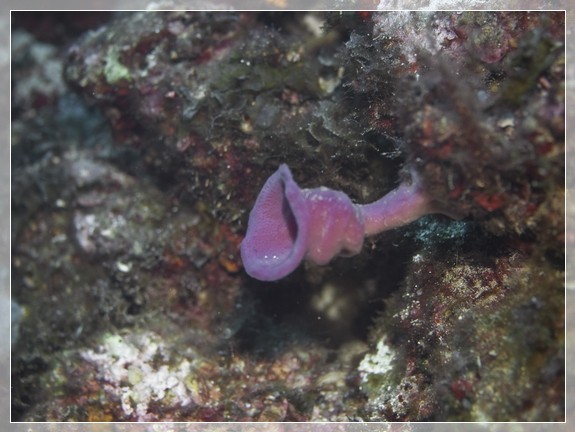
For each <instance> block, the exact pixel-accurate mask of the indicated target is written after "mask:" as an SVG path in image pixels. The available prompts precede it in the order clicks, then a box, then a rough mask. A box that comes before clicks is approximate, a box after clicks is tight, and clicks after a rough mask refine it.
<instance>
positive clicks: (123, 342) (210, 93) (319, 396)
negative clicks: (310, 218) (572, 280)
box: [12, 12, 565, 421]
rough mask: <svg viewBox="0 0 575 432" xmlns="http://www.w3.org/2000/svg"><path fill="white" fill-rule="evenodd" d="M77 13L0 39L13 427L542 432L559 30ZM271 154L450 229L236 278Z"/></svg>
mask: <svg viewBox="0 0 575 432" xmlns="http://www.w3.org/2000/svg"><path fill="white" fill-rule="evenodd" d="M79 18H80V17H79V16H78V15H75V14H68V15H65V16H61V15H59V16H57V17H52V19H53V20H54V22H55V21H57V22H59V23H68V24H61V25H60V27H58V28H59V29H60V30H59V31H58V32H57V34H55V35H53V36H54V37H50V38H46V37H42V32H35V31H34V29H35V28H39V22H44V23H45V21H46V20H47V21H48V24H49V20H50V14H48V15H44V16H42V17H40V16H39V15H37V14H36V15H34V14H31V15H28V13H24V12H23V13H21V16H18V17H17V19H16V20H15V22H14V24H15V25H14V26H13V34H12V38H13V39H12V41H13V44H12V50H13V52H12V62H13V63H12V72H13V75H12V78H13V82H12V89H13V92H12V97H13V99H12V104H13V124H12V145H13V146H12V241H13V243H12V245H13V249H12V265H13V268H12V276H13V279H12V294H13V299H14V300H15V301H16V302H17V306H16V307H19V308H21V309H18V310H20V311H21V314H20V318H19V320H18V322H17V324H18V330H19V331H18V335H17V339H16V340H15V341H14V345H13V356H12V383H13V394H12V402H13V406H12V413H13V420H23V421H135V420H146V421H156V420H158V421H159V420H182V421H245V420H253V421H310V420H314V421H324V420H326V421H348V420H365V421H385V420H407V421H425V420H437V421H440V420H462V421H489V420H498V421H505V420H511V421H515V420H522V421H560V420H563V412H564V403H565V402H564V394H563V390H564V380H565V371H564V363H563V359H564V354H563V353H564V339H563V334H564V283H563V278H564V263H565V261H564V253H565V252H564V247H565V231H564V196H565V190H564V178H565V177H564V175H565V166H564V150H565V149H564V147H565V142H564V124H565V113H564V111H563V108H564V92H565V82H564V71H565V54H564V50H565V47H564V46H563V41H564V33H563V29H564V14H563V13H561V12H533V13H520V12H473V13H472V12H466V13H447V12H438V13H409V12H399V13H384V12H382V13H376V12H373V13H359V12H349V13H343V14H340V13H273V12H263V13H248V12H218V13H207V12H199V13H184V12H162V13H160V12H153V13H152V12H148V13H144V12H140V13H117V14H108V15H103V16H99V17H98V18H97V19H95V18H92V19H79ZM39 20H40V21H39ZM72 23H74V25H72ZM45 25H46V24H45ZM283 162H285V163H288V164H289V165H290V167H291V169H292V171H294V176H296V177H297V178H298V179H299V180H298V181H301V184H302V186H304V187H317V186H320V185H325V186H329V187H331V188H334V189H337V190H343V191H345V192H346V193H348V194H349V195H350V196H351V197H352V198H353V199H354V201H356V202H361V203H366V202H370V201H372V200H375V199H377V198H379V197H380V196H382V195H383V194H384V193H385V192H387V191H389V190H391V189H393V188H394V187H395V186H396V185H397V184H398V183H399V181H400V179H402V178H404V177H405V173H406V172H407V171H409V170H416V171H417V172H418V173H419V175H420V176H422V178H423V179H424V180H425V182H426V184H427V192H428V193H429V194H430V195H432V196H433V198H434V199H435V200H436V201H437V202H439V203H441V204H442V205H443V206H444V207H445V208H446V209H449V211H450V213H452V214H454V215H455V216H457V219H458V220H452V219H450V218H448V217H445V216H435V215H431V216H426V217H425V218H423V219H421V220H419V221H417V222H415V223H413V224H411V225H409V226H408V227H406V228H402V229H398V230H395V231H392V232H387V233H384V234H382V235H380V236H377V237H374V238H373V239H371V240H370V241H369V242H368V243H367V244H366V247H364V251H363V252H362V253H361V254H360V255H358V256H355V257H353V258H339V259H336V260H335V261H333V262H332V263H331V264H330V265H328V266H325V267H319V266H316V265H311V264H307V265H305V266H303V267H302V268H300V269H299V270H298V271H296V272H295V273H294V274H293V275H291V276H290V277H288V278H286V279H283V280H282V281H280V282H275V283H261V282H256V281H254V280H253V279H250V278H249V277H248V276H247V275H246V274H245V273H244V272H243V270H242V264H241V260H240V257H239V244H240V242H241V239H242V236H243V234H244V232H245V224H246V221H247V214H248V212H249V210H250V208H251V206H252V205H253V201H254V199H255V197H256V196H257V193H258V191H259V189H260V187H261V185H262V184H263V182H264V181H265V179H266V178H267V177H268V176H269V175H270V174H271V173H272V172H274V171H275V170H276V169H277V167H278V165H279V164H280V163H283Z"/></svg>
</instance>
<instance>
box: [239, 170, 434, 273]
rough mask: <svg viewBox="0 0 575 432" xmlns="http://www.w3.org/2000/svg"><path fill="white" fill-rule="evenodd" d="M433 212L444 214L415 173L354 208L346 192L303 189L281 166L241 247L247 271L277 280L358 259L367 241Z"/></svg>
mask: <svg viewBox="0 0 575 432" xmlns="http://www.w3.org/2000/svg"><path fill="white" fill-rule="evenodd" d="M429 213H445V212H444V211H442V210H440V209H439V208H438V207H437V206H436V205H435V204H434V203H433V202H432V200H431V199H430V198H429V197H428V195H427V194H426V193H425V192H424V191H423V188H422V186H421V181H420V179H419V177H418V176H417V175H416V174H415V172H412V181H411V183H409V184H407V183H402V184H401V185H400V186H398V187H397V188H396V189H394V190H393V191H391V192H389V193H388V194H386V195H385V196H384V197H383V198H381V199H379V200H377V201H375V202H373V203H371V204H366V205H360V204H354V203H353V202H352V201H351V199H350V198H349V197H348V196H347V195H346V194H345V193H343V192H340V191H335V190H332V189H328V188H326V187H319V188H314V189H301V188H300V187H299V186H298V184H297V183H296V182H295V181H294V179H293V177H292V174H291V171H290V169H289V168H288V166H287V165H285V164H282V165H281V166H280V167H279V168H278V170H277V171H276V172H275V173H274V174H273V175H271V176H270V177H269V178H268V180H267V181H266V183H265V184H264V186H263V188H262V190H261V192H260V194H259V196H258V198H257V199H256V203H255V205H254V207H253V209H252V211H251V212H250V217H249V221H248V229H247V232H246V236H245V238H244V240H243V242H242V244H241V255H242V260H243V263H244V267H245V270H246V272H247V273H248V274H249V275H250V276H252V277H253V278H256V279H259V280H262V281H274V280H278V279H281V278H283V277H284V276H287V275H288V274H290V273H291V272H293V271H294V270H295V269H296V268H297V267H298V266H299V264H300V263H301V261H302V260H303V259H304V258H306V259H309V260H310V261H313V262H315V263H316V264H320V265H324V264H327V263H328V262H329V261H330V260H331V259H332V258H333V257H334V256H336V255H348V256H349V255H355V254H358V253H359V252H360V251H361V248H362V245H363V240H364V237H365V236H369V235H374V234H377V233H380V232H382V231H385V230H388V229H392V228H396V227H399V226H402V225H405V224H407V223H409V222H412V221H414V220H416V219H418V218H420V217H421V216H423V215H426V214H429Z"/></svg>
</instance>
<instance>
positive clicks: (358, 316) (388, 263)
mask: <svg viewBox="0 0 575 432" xmlns="http://www.w3.org/2000/svg"><path fill="white" fill-rule="evenodd" d="M401 236H402V234H401V232H396V233H386V234H384V235H382V237H381V238H380V239H379V240H377V241H375V242H374V243H372V242H371V241H370V240H368V241H366V244H365V247H364V251H363V252H362V253H361V254H360V255H358V256H355V257H350V258H337V259H335V260H333V261H332V263H331V264H330V265H329V266H326V267H317V266H315V265H311V264H304V265H302V266H300V268H298V269H297V270H296V271H295V272H294V273H293V274H291V275H290V276H288V277H286V278H284V279H282V280H280V281H277V282H271V283H270V282H258V281H255V280H253V279H250V280H249V283H246V285H245V288H244V290H245V295H244V298H243V299H242V304H243V307H242V309H243V310H244V313H246V311H249V312H247V313H246V315H245V316H244V319H243V320H242V324H241V326H240V328H239V329H238V331H237V332H236V333H235V334H234V336H233V337H232V338H231V340H232V343H233V345H234V349H235V350H237V351H241V352H249V353H251V354H253V355H255V356H261V357H273V356H274V355H275V354H278V353H280V352H282V351H283V350H284V349H285V348H286V347H287V346H290V345H293V344H302V345H303V346H305V345H311V344H314V345H315V344H319V345H321V346H324V347H326V348H329V349H337V348H338V347H339V346H341V345H342V344H344V343H346V342H349V341H352V340H363V341H366V340H367V337H368V333H369V329H370V327H371V325H372V324H373V321H374V319H375V318H376V317H377V316H378V315H379V314H381V313H382V312H383V310H384V308H385V303H384V300H386V299H387V298H388V297H389V296H390V295H391V294H392V293H393V292H395V291H396V290H397V289H399V287H400V286H401V282H402V280H403V279H404V278H405V271H406V264H407V263H408V262H409V259H410V257H411V255H412V254H413V248H414V245H413V243H411V242H405V241H403V242H402V241H401V240H400V238H401ZM394 240H399V241H400V242H401V243H402V245H401V246H400V247H396V246H393V244H394ZM384 243H385V244H384ZM372 245H374V249H371V246H372Z"/></svg>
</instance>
